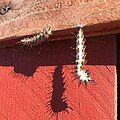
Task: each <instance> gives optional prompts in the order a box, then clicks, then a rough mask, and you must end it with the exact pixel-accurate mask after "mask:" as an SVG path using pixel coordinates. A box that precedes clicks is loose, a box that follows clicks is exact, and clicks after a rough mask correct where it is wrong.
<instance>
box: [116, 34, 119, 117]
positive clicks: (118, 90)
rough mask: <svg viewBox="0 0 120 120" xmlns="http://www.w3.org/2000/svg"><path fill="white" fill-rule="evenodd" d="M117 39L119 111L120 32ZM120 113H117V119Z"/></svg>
mask: <svg viewBox="0 0 120 120" xmlns="http://www.w3.org/2000/svg"><path fill="white" fill-rule="evenodd" d="M116 39H117V112H118V108H119V107H120V103H119V99H120V34H117V35H116ZM119 117H120V115H119V114H118V113H117V119H118V118H119Z"/></svg>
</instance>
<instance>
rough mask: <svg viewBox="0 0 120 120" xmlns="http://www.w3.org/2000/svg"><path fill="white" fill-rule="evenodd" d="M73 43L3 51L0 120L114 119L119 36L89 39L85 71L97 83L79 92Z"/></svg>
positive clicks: (3, 49) (82, 86) (80, 89)
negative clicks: (38, 52) (116, 39)
mask: <svg viewBox="0 0 120 120" xmlns="http://www.w3.org/2000/svg"><path fill="white" fill-rule="evenodd" d="M74 45H75V42H74V41H72V40H66V41H56V42H50V43H43V44H41V45H40V46H38V47H35V48H32V49H27V48H20V47H19V46H15V47H9V48H1V49H0V120H49V118H51V120H56V117H58V120H113V119H114V114H115V113H114V111H115V107H114V106H115V105H114V99H115V97H114V88H115V37H114V36H112V35H111V36H104V37H96V38H88V39H87V53H88V56H87V60H88V63H87V65H86V66H85V68H86V69H89V70H90V72H91V76H92V78H93V79H94V80H95V81H96V83H97V84H96V85H94V84H92V83H88V84H87V86H85V85H84V84H82V85H81V86H80V87H79V88H78V80H74V78H75V77H74V73H73V72H72V71H74V68H73V67H74V66H75V65H74V64H73V62H74V61H75V57H74V56H75V51H74V50H72V49H70V47H71V46H74ZM39 48H42V49H41V51H40V54H37V52H35V51H39ZM52 115H53V116H52ZM57 115H58V116H57Z"/></svg>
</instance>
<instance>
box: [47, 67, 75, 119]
mask: <svg viewBox="0 0 120 120" xmlns="http://www.w3.org/2000/svg"><path fill="white" fill-rule="evenodd" d="M62 76H63V73H62V66H57V68H56V69H55V72H54V73H53V80H52V81H51V82H50V83H49V84H50V85H49V87H50V91H51V89H52V92H49V93H48V94H50V95H51V97H50V100H49V101H48V102H47V104H46V106H47V107H48V113H49V115H50V118H52V116H53V115H55V116H56V118H58V113H59V112H62V111H66V112H67V113H68V114H69V109H70V110H73V109H72V108H71V107H69V106H68V104H67V97H65V96H64V92H65V91H66V89H67V88H66V82H64V78H63V77H62Z"/></svg>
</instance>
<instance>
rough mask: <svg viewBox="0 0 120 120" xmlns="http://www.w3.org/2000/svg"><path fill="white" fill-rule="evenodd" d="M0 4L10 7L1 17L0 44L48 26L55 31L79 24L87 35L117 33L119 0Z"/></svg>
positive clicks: (5, 0)
mask: <svg viewBox="0 0 120 120" xmlns="http://www.w3.org/2000/svg"><path fill="white" fill-rule="evenodd" d="M0 3H1V4H3V3H9V4H10V5H11V7H12V9H11V10H10V11H9V12H8V13H7V14H5V15H1V16H0V41H3V40H7V39H9V38H14V37H19V36H24V35H30V34H33V33H37V32H40V31H41V30H43V29H44V28H47V27H51V28H52V29H53V31H58V30H65V29H70V28H76V26H78V25H79V24H83V25H84V26H86V27H87V28H86V29H87V30H88V31H87V33H88V35H89V36H92V35H95V34H96V35H97V34H106V33H116V32H120V30H119V29H120V1H119V0H102V1H101V0H94V1H93V0H59V1H58V0H2V1H0ZM90 26H91V27H90ZM94 26H95V27H94ZM91 30H92V32H91ZM9 40H11V39H9Z"/></svg>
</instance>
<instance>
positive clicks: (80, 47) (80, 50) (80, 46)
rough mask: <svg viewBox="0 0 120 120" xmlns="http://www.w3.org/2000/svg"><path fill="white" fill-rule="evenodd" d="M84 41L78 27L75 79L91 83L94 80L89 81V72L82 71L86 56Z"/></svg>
mask: <svg viewBox="0 0 120 120" xmlns="http://www.w3.org/2000/svg"><path fill="white" fill-rule="evenodd" d="M85 49H86V46H85V39H84V33H83V29H82V26H80V28H79V31H78V34H77V37H76V60H75V63H76V77H77V78H78V79H79V80H80V82H85V84H86V83H87V82H93V83H95V81H94V80H92V79H91V76H90V72H89V70H85V69H84V65H85V64H86V59H85V58H86V55H87V53H86V52H85Z"/></svg>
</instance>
